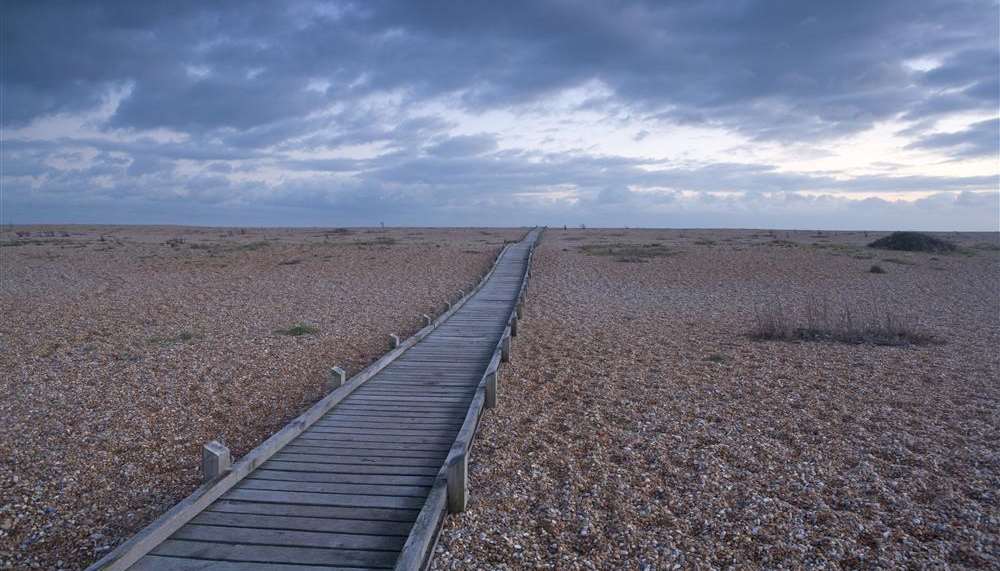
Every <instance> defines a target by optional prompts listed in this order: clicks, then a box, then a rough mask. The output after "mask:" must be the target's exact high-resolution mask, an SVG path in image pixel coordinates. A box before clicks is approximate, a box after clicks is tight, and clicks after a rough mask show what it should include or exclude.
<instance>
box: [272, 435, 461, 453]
mask: <svg viewBox="0 0 1000 571" xmlns="http://www.w3.org/2000/svg"><path fill="white" fill-rule="evenodd" d="M289 446H308V447H311V448H346V449H355V450H372V451H382V450H385V451H397V450H400V451H402V450H410V451H414V452H439V451H441V450H447V449H448V444H447V443H445V444H444V445H441V444H414V443H412V442H356V441H354V442H350V441H343V440H339V439H337V438H336V437H331V438H319V437H317V438H297V439H296V440H295V443H294V444H289Z"/></svg>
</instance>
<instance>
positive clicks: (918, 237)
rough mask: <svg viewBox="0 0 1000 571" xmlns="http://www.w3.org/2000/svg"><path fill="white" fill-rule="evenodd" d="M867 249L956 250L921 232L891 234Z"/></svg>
mask: <svg viewBox="0 0 1000 571" xmlns="http://www.w3.org/2000/svg"><path fill="white" fill-rule="evenodd" d="M868 247H869V248H878V249H881V250H898V251H901V252H931V253H947V252H954V251H956V250H957V249H958V248H957V247H956V246H955V245H954V244H952V243H951V242H948V241H945V240H941V239H940V238H935V237H934V236H931V235H929V234H924V233H922V232H893V233H892V234H889V235H888V236H885V237H883V238H879V239H878V240H875V241H874V242H872V243H871V244H868Z"/></svg>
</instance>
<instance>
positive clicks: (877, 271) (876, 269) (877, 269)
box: [868, 264, 885, 274]
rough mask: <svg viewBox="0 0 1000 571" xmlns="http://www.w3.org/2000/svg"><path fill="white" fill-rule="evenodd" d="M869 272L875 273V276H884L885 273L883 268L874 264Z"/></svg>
mask: <svg viewBox="0 0 1000 571" xmlns="http://www.w3.org/2000/svg"><path fill="white" fill-rule="evenodd" d="M868 271H869V272H871V273H873V274H884V273H885V270H884V269H882V266H880V265H878V264H873V265H872V267H871V268H869V269H868Z"/></svg>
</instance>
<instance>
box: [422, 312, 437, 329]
mask: <svg viewBox="0 0 1000 571" xmlns="http://www.w3.org/2000/svg"><path fill="white" fill-rule="evenodd" d="M420 315H421V317H423V318H424V327H427V326H428V325H430V324H431V323H433V322H434V320H433V319H431V316H430V315H427V314H426V313H422V314H420Z"/></svg>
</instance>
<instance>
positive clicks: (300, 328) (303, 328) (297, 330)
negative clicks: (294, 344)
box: [275, 323, 319, 337]
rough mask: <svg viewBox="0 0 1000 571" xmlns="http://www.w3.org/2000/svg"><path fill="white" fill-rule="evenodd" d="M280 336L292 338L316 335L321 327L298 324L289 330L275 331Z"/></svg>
mask: <svg viewBox="0 0 1000 571" xmlns="http://www.w3.org/2000/svg"><path fill="white" fill-rule="evenodd" d="M275 333H277V334H278V335H288V336H291V337H299V336H301V335H315V334H317V333H319V327H316V326H315V325H309V324H308V323H296V324H295V325H292V326H291V327H289V328H288V329H278V330H277V331H275Z"/></svg>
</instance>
